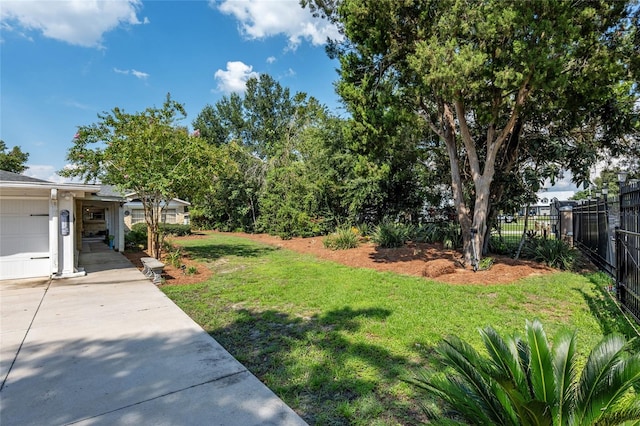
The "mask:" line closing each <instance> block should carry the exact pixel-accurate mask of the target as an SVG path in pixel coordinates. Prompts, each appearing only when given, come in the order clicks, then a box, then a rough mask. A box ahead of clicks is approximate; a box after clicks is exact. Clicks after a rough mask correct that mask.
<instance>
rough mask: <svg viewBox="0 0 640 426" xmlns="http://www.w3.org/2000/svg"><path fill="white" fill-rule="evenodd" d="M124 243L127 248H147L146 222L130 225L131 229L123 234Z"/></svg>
mask: <svg viewBox="0 0 640 426" xmlns="http://www.w3.org/2000/svg"><path fill="white" fill-rule="evenodd" d="M124 244H125V246H126V247H127V248H130V249H132V248H141V249H143V250H144V249H146V248H147V224H146V223H144V222H142V223H136V224H135V225H133V226H132V227H131V231H129V232H127V233H126V234H125V235H124Z"/></svg>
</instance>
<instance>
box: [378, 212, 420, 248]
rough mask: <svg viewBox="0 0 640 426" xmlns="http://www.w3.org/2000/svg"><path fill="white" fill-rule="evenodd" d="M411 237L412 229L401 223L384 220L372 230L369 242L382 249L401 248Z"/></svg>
mask: <svg viewBox="0 0 640 426" xmlns="http://www.w3.org/2000/svg"><path fill="white" fill-rule="evenodd" d="M412 235H413V227H412V226H411V225H407V224H404V223H402V222H393V221H392V220H390V219H384V220H383V221H382V222H381V223H380V224H379V225H378V226H376V227H375V229H374V230H373V234H372V235H371V240H373V242H374V243H376V244H377V245H379V246H380V247H384V248H394V247H402V246H403V245H404V244H405V243H406V242H407V241H409V240H410V239H411V236H412Z"/></svg>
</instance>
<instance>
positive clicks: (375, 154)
mask: <svg viewBox="0 0 640 426" xmlns="http://www.w3.org/2000/svg"><path fill="white" fill-rule="evenodd" d="M302 3H303V4H304V5H307V6H309V7H310V8H311V9H312V10H315V11H316V12H317V13H318V14H319V15H320V16H324V17H326V18H327V19H329V20H330V21H331V22H332V23H333V24H335V25H337V26H338V28H339V29H340V30H341V34H342V35H343V36H344V37H343V38H342V39H341V40H336V41H334V42H333V43H332V44H331V45H330V47H329V49H328V51H329V53H330V54H331V55H332V56H333V57H335V58H337V59H338V60H339V61H340V65H341V67H340V74H341V79H340V80H339V81H338V82H337V84H336V86H337V91H338V93H339V94H340V96H341V97H342V99H343V101H344V105H345V108H346V109H347V111H348V112H349V113H350V115H351V117H353V122H352V123H350V126H349V127H348V130H349V132H350V133H351V134H354V135H357V137H354V138H353V139H354V140H357V141H359V143H358V148H360V149H361V151H360V152H362V153H363V154H364V155H366V157H365V158H366V159H367V160H369V161H371V162H372V163H373V164H376V163H375V162H376V160H379V159H387V158H398V159H404V160H409V161H406V163H405V164H407V165H411V166H410V167H412V168H413V170H414V171H417V170H419V169H418V167H417V163H415V162H412V161H410V159H411V155H415V152H416V151H417V152H420V150H419V149H417V150H415V151H414V149H415V148H416V147H424V148H425V151H427V152H428V154H426V155H424V157H423V158H422V161H424V163H423V164H429V166H430V167H431V168H433V169H436V168H438V169H440V170H442V171H445V172H446V173H441V175H443V176H448V177H450V178H451V179H450V180H449V182H448V184H449V185H450V190H451V192H449V193H448V194H447V195H449V196H451V195H452V196H453V200H454V205H455V206H456V209H457V213H458V217H459V221H460V226H461V227H462V236H463V238H464V239H465V242H466V243H465V244H464V247H465V260H466V261H469V260H470V257H471V254H472V253H471V251H472V250H471V247H472V245H471V244H468V243H469V242H470V235H471V234H470V229H471V228H476V229H478V231H479V234H478V236H479V244H478V247H476V249H478V248H479V247H483V246H484V244H483V243H484V238H485V237H486V236H487V235H489V234H488V233H487V232H486V231H487V223H486V220H487V218H489V210H490V207H491V205H493V207H495V208H497V209H504V210H511V208H513V207H515V208H518V207H520V206H521V205H522V204H523V202H526V201H527V200H529V199H531V198H532V197H534V194H535V192H536V189H537V188H539V187H540V185H541V183H542V182H544V181H545V179H546V178H549V179H551V180H552V181H553V180H554V179H555V178H556V177H557V175H558V173H559V171H560V170H561V169H562V168H564V169H568V170H571V171H572V172H573V175H574V177H575V178H576V179H577V180H579V181H580V180H586V179H587V178H588V177H589V176H588V173H589V169H590V167H591V166H592V165H593V164H594V163H595V162H596V161H597V158H598V155H599V154H601V153H602V152H606V153H607V155H609V152H618V153H624V154H625V157H627V156H628V157H632V158H637V157H638V156H637V155H635V156H634V155H629V153H630V152H631V153H637V152H638V144H637V143H636V141H637V134H638V133H637V132H638V127H637V126H638V124H637V123H638V120H637V117H638V115H637V108H635V105H637V81H638V64H637V59H635V58H637V57H638V53H637V52H638V41H637V40H638V32H637V22H638V12H637V2H635V1H634V0H627V1H618V2H581V3H571V2H562V1H559V2H558V1H553V2H544V1H524V2H508V3H506V4H505V2H504V1H502V0H489V1H483V2H469V1H466V0H446V1H436V2H427V1H412V2H403V1H391V0H341V1H325V0H302ZM402 124H405V126H403V125H402ZM407 129H408V130H409V131H407ZM604 129H606V130H604ZM405 131H407V132H406V134H405V133H404V132H405ZM427 131H428V132H430V134H429V133H427ZM399 136H400V137H399ZM399 141H401V143H402V144H404V147H406V150H405V151H404V152H402V151H400V150H399V149H398V148H399V145H400V144H399ZM443 148H446V150H445V149H443ZM412 151H413V152H412ZM404 153H406V154H407V156H404V155H402V154H404ZM392 155H393V156H392ZM384 164H385V165H386V166H387V167H388V168H389V170H393V168H394V165H397V163H394V162H387V161H384ZM398 169H400V170H403V169H402V164H400V165H399V166H398ZM404 171H406V169H404ZM374 176H376V175H374ZM388 176H389V177H390V178H389V179H385V180H387V181H389V182H393V181H394V179H393V178H391V177H392V176H394V173H393V172H391V171H390V172H389V174H388ZM396 176H403V174H402V173H400V174H399V175H396ZM427 176H429V178H431V179H432V180H433V183H435V184H434V185H431V186H429V185H425V186H424V188H429V187H437V186H439V185H437V184H438V183H442V182H443V181H442V180H439V179H437V178H436V177H435V176H430V175H428V174H427ZM365 181H366V178H365ZM399 181H401V179H399V180H398V182H399ZM393 183H395V182H393ZM377 184H378V181H375V180H374V185H377ZM359 189H361V190H362V192H364V190H366V189H367V187H366V186H365V185H362V186H361V187H359ZM425 192H426V193H428V191H426V190H425ZM374 193H375V194H376V195H384V194H385V192H384V191H381V190H375V191H374ZM365 195H368V194H366V193H365ZM406 195H407V194H406V193H405V194H403V197H404V198H406V199H408V200H409V199H411V198H410V197H406ZM433 195H434V197H435V196H436V194H433ZM380 199H383V200H384V197H381V198H380ZM489 200H490V201H489ZM379 205H381V203H379ZM383 208H388V206H386V205H384V206H383Z"/></svg>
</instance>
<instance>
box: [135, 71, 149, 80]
mask: <svg viewBox="0 0 640 426" xmlns="http://www.w3.org/2000/svg"><path fill="white" fill-rule="evenodd" d="M131 74H133V75H134V76H135V77H137V78H139V79H140V80H146V78H147V77H149V74H147V73H146V72H142V71H137V70H133V69H132V70H131Z"/></svg>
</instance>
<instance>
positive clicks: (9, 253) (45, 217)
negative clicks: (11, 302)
mask: <svg viewBox="0 0 640 426" xmlns="http://www.w3.org/2000/svg"><path fill="white" fill-rule="evenodd" d="M0 217H1V218H2V220H1V221H0V235H2V238H0V279H8V278H31V277H42V276H48V275H50V274H51V259H50V254H49V201H48V199H46V198H45V199H35V200H32V199H3V200H2V202H1V203H0Z"/></svg>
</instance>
